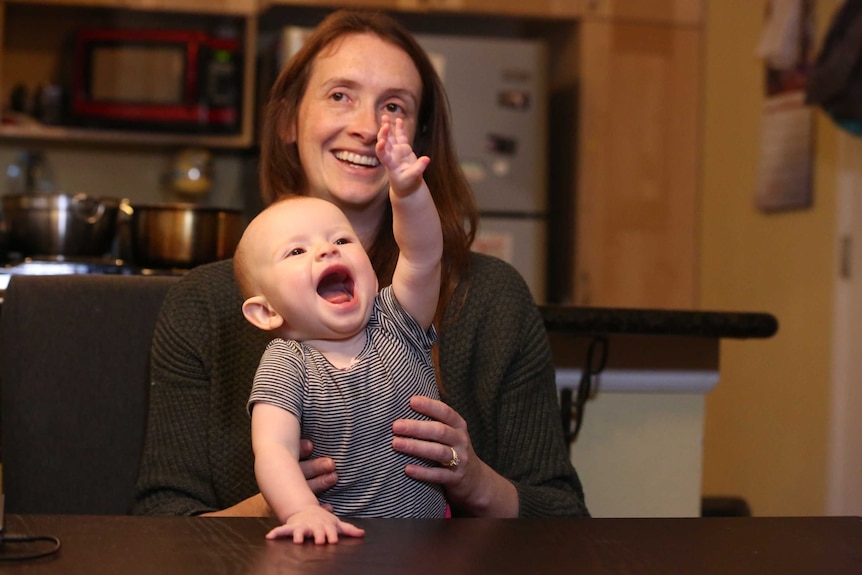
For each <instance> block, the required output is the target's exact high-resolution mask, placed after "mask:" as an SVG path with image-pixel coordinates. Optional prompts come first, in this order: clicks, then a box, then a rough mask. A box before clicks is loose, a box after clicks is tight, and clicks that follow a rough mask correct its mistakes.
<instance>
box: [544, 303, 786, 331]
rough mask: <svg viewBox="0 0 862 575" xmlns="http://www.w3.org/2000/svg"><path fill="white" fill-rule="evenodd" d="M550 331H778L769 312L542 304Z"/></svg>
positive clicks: (546, 324) (774, 319)
mask: <svg viewBox="0 0 862 575" xmlns="http://www.w3.org/2000/svg"><path fill="white" fill-rule="evenodd" d="M539 310H540V311H541V313H542V317H543V318H544V320H545V327H546V328H547V329H548V331H550V332H567V333H572V334H597V335H598V334H603V335H612V334H624V335H669V336H693V337H707V338H733V339H745V338H767V337H772V336H773V335H775V333H776V332H777V331H778V320H777V319H776V318H775V317H774V316H773V315H771V314H768V313H754V312H717V311H678V310H657V309H636V308H602V307H579V306H562V305H540V306H539Z"/></svg>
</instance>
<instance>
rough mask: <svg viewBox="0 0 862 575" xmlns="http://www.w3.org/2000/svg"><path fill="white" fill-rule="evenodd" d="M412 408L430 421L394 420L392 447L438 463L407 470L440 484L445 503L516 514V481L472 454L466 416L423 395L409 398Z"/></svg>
mask: <svg viewBox="0 0 862 575" xmlns="http://www.w3.org/2000/svg"><path fill="white" fill-rule="evenodd" d="M410 407H411V408H412V409H413V410H414V411H416V412H417V413H421V414H423V415H426V416H428V417H429V418H430V419H431V421H419V420H415V419H398V420H396V421H395V422H394V423H393V424H392V432H393V433H394V434H395V437H394V438H393V439H392V448H393V449H394V450H395V451H398V452H400V453H406V454H408V455H412V456H414V457H420V458H422V459H427V460H429V461H435V462H437V463H439V464H440V466H439V467H423V466H421V465H408V466H407V467H406V468H405V473H406V474H407V475H408V476H410V477H412V478H414V479H418V480H419V481H426V482H428V483H439V484H440V485H442V486H443V488H444V489H445V490H446V499H447V500H448V501H449V503H450V504H451V505H453V506H454V507H457V508H460V509H462V510H464V511H466V512H467V513H469V514H471V515H474V516H477V517H517V516H518V492H517V490H516V489H515V486H514V485H512V483H511V482H510V481H509V480H508V479H506V478H505V477H503V476H501V475H500V474H498V473H497V472H496V471H494V470H493V469H491V468H490V467H489V466H488V465H487V464H485V462H484V461H482V460H481V459H479V458H478V457H477V456H476V453H475V452H474V451H473V444H472V443H471V441H470V434H469V433H468V431H467V423H466V422H465V421H464V418H463V417H461V416H460V415H459V414H458V413H457V412H456V411H455V410H454V409H452V408H451V407H449V406H448V405H446V404H445V403H443V402H442V401H437V400H434V399H431V398H429V397H424V396H421V395H415V396H413V397H412V398H411V399H410ZM456 460H457V463H455V461H456Z"/></svg>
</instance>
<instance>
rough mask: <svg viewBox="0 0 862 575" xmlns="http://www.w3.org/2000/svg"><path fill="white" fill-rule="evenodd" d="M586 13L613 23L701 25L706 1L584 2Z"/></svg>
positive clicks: (637, 0) (630, 0) (618, 0)
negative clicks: (621, 21) (636, 21)
mask: <svg viewBox="0 0 862 575" xmlns="http://www.w3.org/2000/svg"><path fill="white" fill-rule="evenodd" d="M582 3H583V7H582V10H583V14H584V15H585V16H590V17H602V18H610V19H614V20H639V21H642V22H666V23H675V24H700V23H702V22H703V16H704V12H705V9H706V7H705V6H704V4H705V0H583V1H582Z"/></svg>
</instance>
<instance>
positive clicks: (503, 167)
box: [491, 158, 512, 178]
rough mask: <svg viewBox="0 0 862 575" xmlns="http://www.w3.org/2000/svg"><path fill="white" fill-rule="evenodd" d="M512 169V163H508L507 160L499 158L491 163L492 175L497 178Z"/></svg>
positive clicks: (506, 174) (505, 174) (507, 173)
mask: <svg viewBox="0 0 862 575" xmlns="http://www.w3.org/2000/svg"><path fill="white" fill-rule="evenodd" d="M511 169H512V164H511V163H509V160H506V159H503V158H501V159H499V160H494V163H493V164H491V171H492V172H494V175H495V176H497V177H498V178H502V177H503V176H508V175H509V172H510V171H511Z"/></svg>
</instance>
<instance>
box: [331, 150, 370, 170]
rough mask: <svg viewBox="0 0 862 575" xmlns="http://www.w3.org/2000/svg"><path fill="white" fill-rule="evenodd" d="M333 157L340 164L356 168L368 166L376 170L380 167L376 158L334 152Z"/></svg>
mask: <svg viewBox="0 0 862 575" xmlns="http://www.w3.org/2000/svg"><path fill="white" fill-rule="evenodd" d="M335 157H336V158H337V159H339V160H341V161H342V162H347V163H349V164H354V165H357V166H368V167H371V168H376V167H377V166H379V165H380V160H378V159H377V157H376V156H363V155H361V154H354V153H353V152H343V151H342V152H335Z"/></svg>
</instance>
